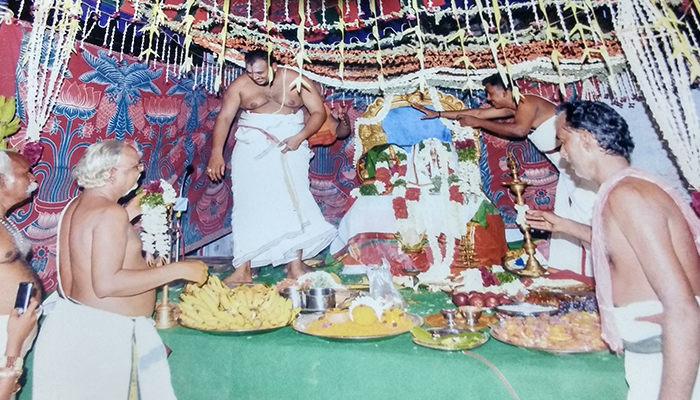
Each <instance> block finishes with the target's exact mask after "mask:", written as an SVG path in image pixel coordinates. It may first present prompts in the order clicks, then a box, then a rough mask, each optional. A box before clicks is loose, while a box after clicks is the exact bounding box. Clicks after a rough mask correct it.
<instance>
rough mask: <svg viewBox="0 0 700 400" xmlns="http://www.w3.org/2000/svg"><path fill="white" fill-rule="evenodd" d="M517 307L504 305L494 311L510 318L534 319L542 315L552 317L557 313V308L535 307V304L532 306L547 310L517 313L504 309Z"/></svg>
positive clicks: (517, 311)
mask: <svg viewBox="0 0 700 400" xmlns="http://www.w3.org/2000/svg"><path fill="white" fill-rule="evenodd" d="M521 304H526V303H521ZM517 305H518V304H507V305H504V306H498V307H496V311H497V312H499V313H501V314H505V315H510V316H513V317H534V316H537V315H542V314H544V315H554V314H556V313H558V312H559V308H557V307H551V306H540V305H536V304H533V305H536V306H538V307H545V308H547V309H546V310H530V311H528V310H523V311H519V310H509V309H508V308H506V307H508V306H517Z"/></svg>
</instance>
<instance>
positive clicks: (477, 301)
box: [469, 293, 484, 308]
mask: <svg viewBox="0 0 700 400" xmlns="http://www.w3.org/2000/svg"><path fill="white" fill-rule="evenodd" d="M469 305H470V306H474V307H479V308H483V307H484V297H483V296H482V295H481V293H477V294H475V295H473V296H471V297H470V298H469Z"/></svg>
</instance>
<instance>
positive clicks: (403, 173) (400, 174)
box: [399, 165, 408, 176]
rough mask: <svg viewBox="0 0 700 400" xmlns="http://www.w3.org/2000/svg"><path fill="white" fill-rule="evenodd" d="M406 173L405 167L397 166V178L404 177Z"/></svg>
mask: <svg viewBox="0 0 700 400" xmlns="http://www.w3.org/2000/svg"><path fill="white" fill-rule="evenodd" d="M407 172H408V167H407V166H406V165H399V176H406V173H407Z"/></svg>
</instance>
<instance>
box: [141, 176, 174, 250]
mask: <svg viewBox="0 0 700 400" xmlns="http://www.w3.org/2000/svg"><path fill="white" fill-rule="evenodd" d="M142 192H146V195H145V196H144V197H143V198H142V199H141V212H142V214H141V229H142V230H141V240H142V241H143V249H144V251H146V252H147V253H148V254H150V255H152V256H153V257H154V258H156V259H157V258H165V259H167V258H168V257H169V256H170V250H171V247H172V246H171V237H170V234H169V232H168V229H169V226H168V225H169V222H168V220H169V218H168V217H169V210H170V209H171V208H172V206H173V204H175V202H176V201H177V193H175V189H173V187H172V186H171V185H170V184H169V183H168V182H166V181H165V180H163V179H161V180H160V181H156V182H152V183H151V184H149V185H148V186H146V187H145V188H144V189H143V190H139V192H138V193H142Z"/></svg>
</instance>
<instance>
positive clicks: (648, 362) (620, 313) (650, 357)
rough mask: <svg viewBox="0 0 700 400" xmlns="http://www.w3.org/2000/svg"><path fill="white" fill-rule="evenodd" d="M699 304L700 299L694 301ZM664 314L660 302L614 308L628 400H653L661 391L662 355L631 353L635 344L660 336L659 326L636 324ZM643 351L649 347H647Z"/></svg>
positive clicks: (699, 398)
mask: <svg viewBox="0 0 700 400" xmlns="http://www.w3.org/2000/svg"><path fill="white" fill-rule="evenodd" d="M697 300H698V303H700V298H697ZM661 312H663V306H662V305H661V302H659V301H643V302H637V303H632V304H628V305H626V306H624V307H615V308H614V310H613V314H614V316H615V325H616V326H617V328H618V329H619V332H620V336H621V337H622V340H624V341H625V342H626V344H625V379H626V380H627V385H628V386H629V392H628V393H627V399H628V400H647V399H648V400H656V399H657V398H658V397H659V391H660V390H661V373H662V372H663V354H662V353H661V352H660V351H659V352H654V353H649V354H644V353H639V352H636V351H633V349H634V346H632V345H633V344H635V343H640V342H642V343H643V341H645V340H646V341H649V339H651V338H656V337H659V336H660V335H661V334H662V332H661V331H662V329H661V325H658V324H655V323H651V322H646V321H637V320H636V319H637V318H641V317H648V316H650V315H656V314H660V313H661ZM645 347H649V346H648V345H647V346H645ZM698 382H700V371H699V372H698V377H697V378H696V380H695V389H694V390H693V396H692V399H693V400H700V384H699V383H698Z"/></svg>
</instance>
